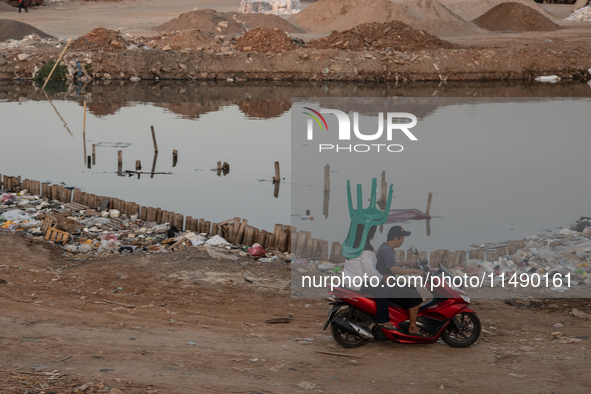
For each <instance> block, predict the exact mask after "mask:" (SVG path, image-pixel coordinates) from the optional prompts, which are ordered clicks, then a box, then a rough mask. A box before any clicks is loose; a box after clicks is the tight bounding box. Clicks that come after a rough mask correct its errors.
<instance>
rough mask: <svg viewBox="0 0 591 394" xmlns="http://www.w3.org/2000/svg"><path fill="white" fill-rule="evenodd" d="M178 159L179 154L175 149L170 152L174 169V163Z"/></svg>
mask: <svg viewBox="0 0 591 394" xmlns="http://www.w3.org/2000/svg"><path fill="white" fill-rule="evenodd" d="M178 159H179V152H178V151H177V150H176V149H173V150H172V166H173V167H176V163H177V161H178Z"/></svg>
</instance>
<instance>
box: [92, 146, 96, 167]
mask: <svg viewBox="0 0 591 394" xmlns="http://www.w3.org/2000/svg"><path fill="white" fill-rule="evenodd" d="M95 164H96V145H95V144H92V165H95Z"/></svg>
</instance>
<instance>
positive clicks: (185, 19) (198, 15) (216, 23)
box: [156, 9, 300, 35]
mask: <svg viewBox="0 0 591 394" xmlns="http://www.w3.org/2000/svg"><path fill="white" fill-rule="evenodd" d="M255 27H263V28H268V29H273V28H277V29H280V30H283V31H286V32H288V33H297V32H300V31H299V30H298V29H296V28H295V27H294V26H292V25H291V24H290V23H289V22H287V21H286V20H285V19H283V18H280V17H278V16H276V15H263V14H239V13H237V12H223V13H219V12H217V11H216V10H211V9H206V10H196V11H190V12H185V13H184V14H181V15H179V16H177V17H176V18H174V19H172V20H170V21H168V22H166V23H163V24H162V25H160V26H158V27H157V28H156V30H157V31H161V32H162V31H177V30H186V29H199V30H201V31H204V32H208V33H214V34H220V35H240V34H242V33H244V32H245V31H248V30H250V29H254V28H255Z"/></svg>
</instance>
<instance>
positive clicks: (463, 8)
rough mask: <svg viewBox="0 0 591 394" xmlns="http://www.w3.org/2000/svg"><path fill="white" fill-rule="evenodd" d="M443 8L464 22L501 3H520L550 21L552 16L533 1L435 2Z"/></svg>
mask: <svg viewBox="0 0 591 394" xmlns="http://www.w3.org/2000/svg"><path fill="white" fill-rule="evenodd" d="M437 1H439V3H440V4H441V5H443V6H444V7H445V8H447V9H448V10H450V11H451V12H453V13H454V14H456V15H457V16H459V17H460V18H462V19H464V20H466V21H473V20H474V19H476V18H478V17H479V16H482V15H484V13H485V12H486V11H488V10H490V9H491V8H493V7H495V6H497V5H499V4H502V3H509V2H513V3H521V4H524V5H527V6H529V7H531V8H533V9H534V10H536V11H538V12H539V13H540V14H542V15H544V16H545V17H546V18H549V19H552V18H553V17H554V16H552V14H549V13H548V12H547V11H546V10H545V9H544V8H542V7H541V6H540V5H539V4H538V3H536V2H535V1H534V0H437Z"/></svg>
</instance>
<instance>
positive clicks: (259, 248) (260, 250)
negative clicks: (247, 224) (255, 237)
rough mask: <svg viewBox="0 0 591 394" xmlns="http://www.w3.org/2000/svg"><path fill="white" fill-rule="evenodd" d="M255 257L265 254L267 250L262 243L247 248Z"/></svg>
mask: <svg viewBox="0 0 591 394" xmlns="http://www.w3.org/2000/svg"><path fill="white" fill-rule="evenodd" d="M246 251H247V252H248V253H250V255H251V256H253V257H258V256H263V255H265V254H267V251H266V250H265V249H263V247H262V246H261V245H260V244H254V245H252V246H251V247H250V248H248V249H247V250H246Z"/></svg>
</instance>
